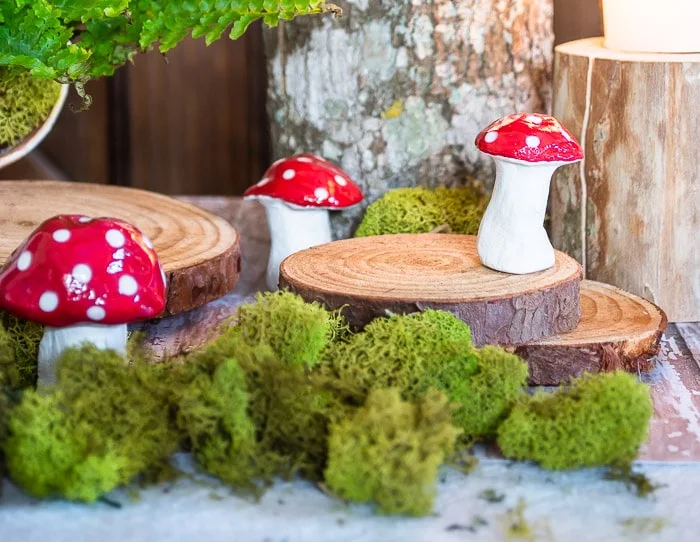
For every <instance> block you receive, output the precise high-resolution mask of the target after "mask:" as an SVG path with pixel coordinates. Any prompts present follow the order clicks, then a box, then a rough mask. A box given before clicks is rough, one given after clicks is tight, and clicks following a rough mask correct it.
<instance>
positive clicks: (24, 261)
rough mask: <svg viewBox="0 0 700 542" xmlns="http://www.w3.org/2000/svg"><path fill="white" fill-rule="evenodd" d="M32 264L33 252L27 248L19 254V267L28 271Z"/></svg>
mask: <svg viewBox="0 0 700 542" xmlns="http://www.w3.org/2000/svg"><path fill="white" fill-rule="evenodd" d="M30 265H32V253H31V252H29V251H28V250H25V251H24V252H22V254H20V255H19V258H17V269H19V270H20V271H26V270H27V269H29V266H30Z"/></svg>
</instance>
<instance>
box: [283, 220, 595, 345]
mask: <svg viewBox="0 0 700 542" xmlns="http://www.w3.org/2000/svg"><path fill="white" fill-rule="evenodd" d="M581 277H582V271H581V266H580V265H579V264H578V263H577V262H576V261H575V260H574V259H572V258H570V257H568V256H566V255H565V254H563V253H561V252H559V253H557V255H556V263H555V265H554V267H553V268H551V269H548V270H546V271H542V272H539V273H533V274H530V275H508V274H505V273H499V272H497V271H493V270H491V269H487V268H486V267H484V266H483V265H482V264H481V262H480V261H479V257H478V255H477V252H476V237H474V236H468V235H445V234H431V233H427V234H418V235H407V234H402V235H386V236H378V237H364V238H356V239H347V240H343V241H336V242H333V243H328V244H325V245H321V246H317V247H313V248H310V249H307V250H304V251H301V252H297V253H296V254H293V255H291V256H290V257H288V258H287V259H286V260H285V261H284V262H282V265H281V266H280V287H281V288H286V289H289V290H291V291H293V292H295V293H297V294H299V295H301V296H302V297H303V298H304V299H306V300H307V301H319V302H321V303H323V304H325V305H326V306H328V307H329V308H331V309H338V308H343V313H344V315H345V316H346V318H347V319H348V321H349V322H350V324H351V325H352V326H353V327H355V328H361V327H363V326H365V325H366V324H368V323H369V322H370V321H371V320H373V319H374V318H376V317H378V316H384V315H386V314H387V312H392V313H398V314H407V313H412V312H417V311H420V310H423V309H426V308H434V309H441V310H445V311H449V312H451V313H453V314H455V315H456V316H457V317H458V318H460V319H461V320H462V321H464V322H466V323H467V324H469V325H470V326H471V328H472V337H473V340H474V343H475V344H478V345H482V344H503V345H520V344H523V343H527V342H531V341H535V340H539V339H542V338H544V337H549V336H552V335H556V334H559V333H565V332H567V331H571V330H572V329H574V328H575V327H576V326H577V325H578V322H579V318H580V307H579V283H580V281H581Z"/></svg>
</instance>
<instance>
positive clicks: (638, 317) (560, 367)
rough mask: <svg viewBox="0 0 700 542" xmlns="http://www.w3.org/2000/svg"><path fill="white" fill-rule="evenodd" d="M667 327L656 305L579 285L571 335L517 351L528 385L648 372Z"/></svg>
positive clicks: (594, 284)
mask: <svg viewBox="0 0 700 542" xmlns="http://www.w3.org/2000/svg"><path fill="white" fill-rule="evenodd" d="M667 324H668V321H667V318H666V315H665V314H664V312H663V311H662V310H661V309H659V308H658V307H657V306H656V305H653V304H652V303H649V302H648V301H646V300H644V299H642V298H640V297H638V296H635V295H632V294H628V293H627V292H623V291H622V290H619V289H618V288H615V287H614V286H610V285H607V284H602V283H599V282H593V281H588V280H586V281H583V282H582V283H581V322H580V323H579V325H578V327H577V328H576V329H575V330H573V331H572V332H570V333H566V334H563V335H559V336H557V337H551V338H549V339H544V340H542V341H538V342H536V343H533V344H528V345H525V346H521V347H519V348H516V349H515V353H516V354H518V355H519V356H520V357H522V358H523V359H525V360H526V361H527V362H528V365H529V367H530V384H531V385H533V386H557V385H559V384H562V383H566V382H568V381H569V380H570V379H572V378H575V377H578V376H581V375H582V374H583V373H599V372H609V371H616V370H624V371H629V372H635V373H636V372H644V373H646V372H649V371H650V370H651V369H652V368H653V359H652V358H653V356H655V355H656V354H658V352H659V347H660V341H661V335H662V333H663V331H664V330H665V329H666V326H667Z"/></svg>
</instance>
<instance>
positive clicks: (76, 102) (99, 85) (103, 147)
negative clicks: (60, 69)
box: [14, 79, 110, 184]
mask: <svg viewBox="0 0 700 542" xmlns="http://www.w3.org/2000/svg"><path fill="white" fill-rule="evenodd" d="M108 81H109V80H108V79H99V80H97V81H91V82H90V83H89V84H88V85H87V87H86V90H87V92H88V94H90V96H92V99H93V102H92V105H91V106H90V109H88V110H87V111H78V109H79V107H80V105H81V98H80V97H79V96H78V95H77V94H76V93H75V90H74V89H71V92H70V95H69V98H68V102H67V104H66V107H64V109H63V111H62V112H61V115H60V117H59V118H58V121H57V122H56V126H55V127H54V129H53V130H52V131H51V133H50V134H49V135H48V136H47V137H46V140H45V141H44V143H42V145H41V147H40V150H41V151H42V153H43V154H44V155H45V156H46V157H47V158H48V159H49V160H50V161H51V162H52V163H53V164H54V165H55V166H56V167H57V168H58V169H59V170H61V171H64V172H65V173H66V174H67V176H68V178H70V179H72V180H74V181H78V182H87V183H99V184H108V183H109V182H110V178H109V159H110V158H109V147H108V110H109V107H110V103H109V101H108V96H107V94H108V93H107V86H108ZM14 178H15V179H19V178H22V179H24V178H27V177H14ZM31 178H34V179H45V178H46V177H31Z"/></svg>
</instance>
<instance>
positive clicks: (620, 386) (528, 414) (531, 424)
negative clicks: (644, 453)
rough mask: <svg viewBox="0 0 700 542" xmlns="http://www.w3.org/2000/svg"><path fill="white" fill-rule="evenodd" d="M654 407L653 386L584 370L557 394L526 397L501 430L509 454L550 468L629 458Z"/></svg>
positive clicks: (626, 376)
mask: <svg viewBox="0 0 700 542" xmlns="http://www.w3.org/2000/svg"><path fill="white" fill-rule="evenodd" d="M652 413H653V408H652V403H651V397H650V394H649V389H648V386H646V385H645V384H642V383H640V382H639V381H638V380H637V378H636V377H635V376H634V375H631V374H627V373H622V372H617V373H602V374H597V375H584V376H582V377H580V378H579V379H576V380H574V381H573V382H572V384H571V387H570V388H568V389H562V390H559V391H557V392H555V393H554V394H546V393H538V394H536V395H535V396H532V397H523V398H521V399H520V400H519V401H518V402H517V404H516V405H515V406H514V407H513V410H512V411H511V413H510V415H509V416H508V419H507V420H506V421H505V422H504V423H503V424H502V425H501V427H500V428H499V430H498V444H499V446H500V447H501V450H502V451H503V454H504V455H505V456H506V457H510V458H513V459H520V460H532V461H536V462H537V463H539V464H540V465H542V466H543V467H545V468H547V469H554V470H566V469H575V468H580V467H594V466H607V465H611V466H619V465H625V464H629V463H630V462H631V461H632V460H633V459H634V458H635V456H636V454H637V451H638V449H639V446H640V445H641V444H642V443H643V442H644V440H645V439H646V437H647V428H648V426H649V421H650V419H651V416H652Z"/></svg>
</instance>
